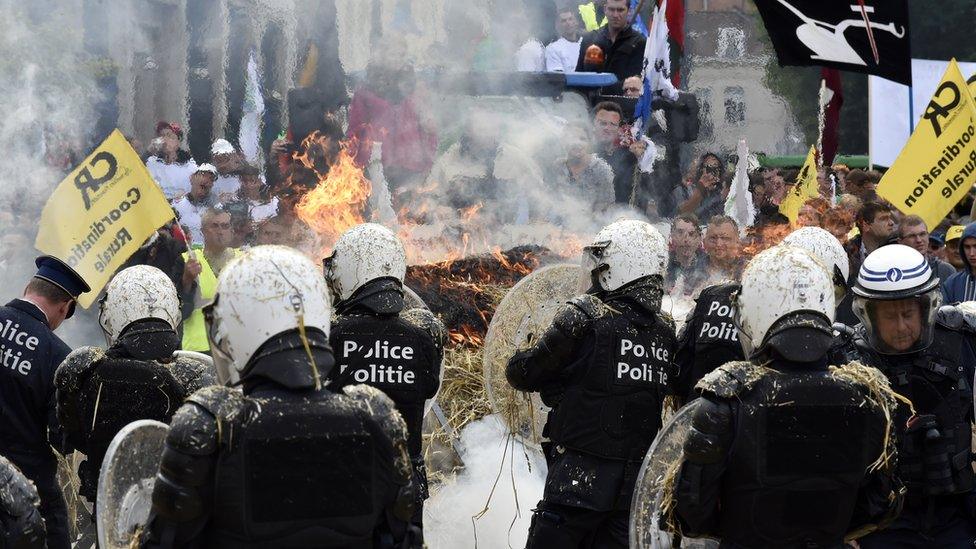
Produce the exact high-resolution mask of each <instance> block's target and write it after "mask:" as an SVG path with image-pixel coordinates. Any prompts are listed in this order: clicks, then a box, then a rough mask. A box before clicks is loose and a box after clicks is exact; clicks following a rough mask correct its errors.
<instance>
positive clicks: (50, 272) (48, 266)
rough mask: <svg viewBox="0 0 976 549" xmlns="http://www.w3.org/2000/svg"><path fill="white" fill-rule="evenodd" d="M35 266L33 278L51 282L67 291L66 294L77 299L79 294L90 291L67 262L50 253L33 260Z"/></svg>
mask: <svg viewBox="0 0 976 549" xmlns="http://www.w3.org/2000/svg"><path fill="white" fill-rule="evenodd" d="M34 265H36V266H37V272H36V273H35V274H34V277H35V278H40V279H43V280H47V281H48V282H50V283H51V284H54V285H55V286H57V287H59V288H61V289H62V290H64V291H66V292H68V295H70V296H71V297H73V298H75V299H77V298H78V296H79V295H81V294H83V293H85V292H90V291H91V287H90V286H88V283H87V282H85V279H83V278H81V275H79V274H78V273H77V272H75V270H74V269H72V268H71V267H69V266H68V264H67V263H65V262H64V261H61V260H60V259H58V258H56V257H54V256H51V255H42V256H40V257H38V258H37V259H35V260H34Z"/></svg>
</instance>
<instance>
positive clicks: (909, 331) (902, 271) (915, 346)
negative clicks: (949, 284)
mask: <svg viewBox="0 0 976 549" xmlns="http://www.w3.org/2000/svg"><path fill="white" fill-rule="evenodd" d="M853 291H854V303H853V304H852V309H853V311H854V315H855V316H857V318H858V320H860V321H861V324H863V325H864V333H865V336H866V337H867V340H868V343H869V344H870V345H871V347H872V348H873V349H874V350H876V351H878V352H879V353H884V354H907V353H913V352H916V351H919V350H922V349H925V348H926V347H928V346H929V345H930V344H931V343H932V338H933V335H934V326H935V318H936V315H937V313H938V311H939V306H940V305H941V304H942V292H941V291H940V290H939V277H937V276H936V275H935V272H934V271H933V270H932V268H931V267H930V266H929V261H928V259H926V258H925V256H923V255H922V254H921V253H919V252H918V250H916V249H915V248H910V247H908V246H904V245H901V244H889V245H888V246H882V247H880V248H878V249H877V250H875V251H873V252H871V253H870V254H869V255H868V256H867V257H866V258H864V262H863V263H861V269H860V270H859V271H858V273H857V282H856V283H855V284H854V289H853ZM892 301H902V302H903V303H899V304H887V305H882V303H883V302H892ZM916 305H917V308H916ZM879 308H884V309H887V311H888V314H890V313H891V312H892V311H893V310H895V309H897V310H898V314H899V315H900V317H901V319H900V322H899V323H898V324H895V325H892V324H890V323H885V325H884V326H883V325H882V324H881V321H882V320H883V318H885V317H884V315H885V313H884V312H882V316H881V317H879V315H878V309H879Z"/></svg>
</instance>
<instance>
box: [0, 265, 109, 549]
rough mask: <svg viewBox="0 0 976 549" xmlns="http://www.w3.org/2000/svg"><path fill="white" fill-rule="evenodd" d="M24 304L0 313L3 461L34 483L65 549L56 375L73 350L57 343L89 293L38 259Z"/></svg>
mask: <svg viewBox="0 0 976 549" xmlns="http://www.w3.org/2000/svg"><path fill="white" fill-rule="evenodd" d="M35 264H36V265H37V273H36V274H35V275H34V277H33V278H32V279H31V281H30V282H29V283H28V284H27V288H26V289H25V290H24V295H23V297H22V298H21V299H14V300H13V301H11V302H9V303H7V304H6V305H5V306H3V307H0V363H2V364H3V367H2V368H0V454H3V455H5V456H6V457H7V459H9V460H10V461H11V462H12V463H13V464H14V465H16V466H17V467H18V468H19V469H20V470H21V471H22V472H23V473H24V475H25V476H27V478H29V479H31V480H32V481H33V482H34V485H35V486H36V487H37V491H38V493H39V494H40V497H41V507H40V509H41V515H42V516H43V517H44V522H45V523H46V526H47V544H48V547H50V548H52V549H67V547H68V516H67V507H66V506H65V502H64V496H63V494H62V493H61V487H60V486H58V482H57V478H56V476H57V468H58V466H57V459H56V458H55V455H54V453H53V452H52V451H51V446H52V445H54V446H55V447H57V448H61V433H60V427H59V426H58V421H57V413H56V406H55V396H54V372H55V370H56V369H57V367H58V365H59V364H61V362H62V361H63V360H64V359H65V357H67V356H68V353H69V352H71V349H70V348H69V347H68V346H67V345H66V344H65V343H64V342H63V341H61V339H60V338H58V336H56V335H54V332H53V330H56V329H57V328H58V327H59V326H60V325H61V323H62V322H64V320H65V319H67V318H70V317H71V316H72V314H74V311H75V302H76V300H77V299H78V296H79V295H81V294H83V293H85V292H88V291H90V288H89V287H88V284H86V283H85V281H84V279H82V278H81V276H80V275H79V274H78V273H76V272H75V271H74V269H72V268H71V267H70V266H68V264H67V263H64V262H63V261H61V260H59V259H57V258H54V257H51V256H41V257H39V258H37V260H36V261H35Z"/></svg>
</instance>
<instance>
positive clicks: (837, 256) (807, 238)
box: [782, 227, 851, 302]
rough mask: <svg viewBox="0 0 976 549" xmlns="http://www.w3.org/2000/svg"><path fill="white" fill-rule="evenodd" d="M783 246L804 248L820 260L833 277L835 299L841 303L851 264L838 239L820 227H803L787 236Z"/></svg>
mask: <svg viewBox="0 0 976 549" xmlns="http://www.w3.org/2000/svg"><path fill="white" fill-rule="evenodd" d="M782 244H785V245H787V246H794V247H797V248H802V249H804V250H806V251H808V252H810V254H811V255H813V257H815V258H817V259H819V260H820V261H821V263H823V264H824V266H825V267H827V269H828V270H829V271H830V276H831V277H833V280H834V287H835V288H836V289H837V293H836V294H835V298H836V299H837V301H838V302H839V301H840V300H841V299H842V298H843V297H844V293H846V291H847V279H848V277H850V274H851V264H850V259H849V258H848V257H847V251H846V250H844V246H842V245H841V243H840V241H839V240H837V237H835V236H834V235H832V234H830V232H829V231H826V230H824V229H821V228H820V227H803V228H800V229H797V230H795V231H793V232H792V233H790V234H788V235H786V238H784V239H783V242H782Z"/></svg>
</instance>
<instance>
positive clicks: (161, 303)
mask: <svg viewBox="0 0 976 549" xmlns="http://www.w3.org/2000/svg"><path fill="white" fill-rule="evenodd" d="M99 309H100V312H99V317H98V321H99V324H100V325H101V327H102V331H103V332H104V333H105V340H106V342H107V343H108V346H109V347H108V349H107V350H103V349H99V348H97V347H82V348H80V349H76V350H75V351H74V352H72V353H71V354H70V355H68V358H67V359H65V361H64V363H62V364H61V366H60V367H59V368H58V371H57V374H56V375H55V378H54V380H55V385H56V386H57V399H58V419H59V420H60V421H61V426H62V428H63V430H64V435H65V439H66V440H67V442H68V444H69V445H71V446H72V447H73V448H74V449H76V450H78V451H80V452H82V453H83V454H85V456H86V460H85V461H84V462H83V463H82V464H81V466H80V467H79V469H78V476H79V477H80V479H81V487H80V488H79V490H78V493H79V494H81V495H82V496H84V497H85V498H87V499H88V501H90V502H93V503H94V501H95V492H96V490H97V487H98V473H99V470H100V469H101V466H102V459H103V458H104V456H105V450H107V449H108V445H109V443H110V442H112V438H114V437H115V435H116V433H118V432H119V430H120V429H122V427H125V426H126V425H127V424H128V423H130V422H132V421H135V420H137V419H154V420H157V421H162V422H166V423H168V422H169V420H170V418H171V417H172V416H173V414H174V413H175V412H176V409H177V408H178V407H179V406H180V405H181V404H182V403H183V400H184V399H185V398H186V397H188V396H190V395H191V394H193V393H194V392H195V391H196V390H197V389H201V388H203V387H206V386H208V385H213V384H214V383H215V381H216V380H215V378H214V375H213V373H212V371H211V368H208V366H206V365H205V364H204V363H202V362H199V361H197V360H190V359H188V358H179V359H177V358H174V356H173V353H174V351H176V350H177V349H179V347H180V337H179V335H177V329H178V327H179V325H180V301H179V298H178V297H177V293H176V287H175V286H174V285H173V282H172V281H171V280H170V279H169V277H167V276H166V274H164V273H163V272H162V271H160V270H159V269H157V268H155V267H150V266H147V265H137V266H134V267H129V268H127V269H123V270H122V271H120V272H119V273H118V274H116V275H115V276H114V277H113V278H112V280H111V281H110V282H109V283H108V286H107V287H106V288H105V296H104V297H103V298H102V300H101V302H100V303H99Z"/></svg>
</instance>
